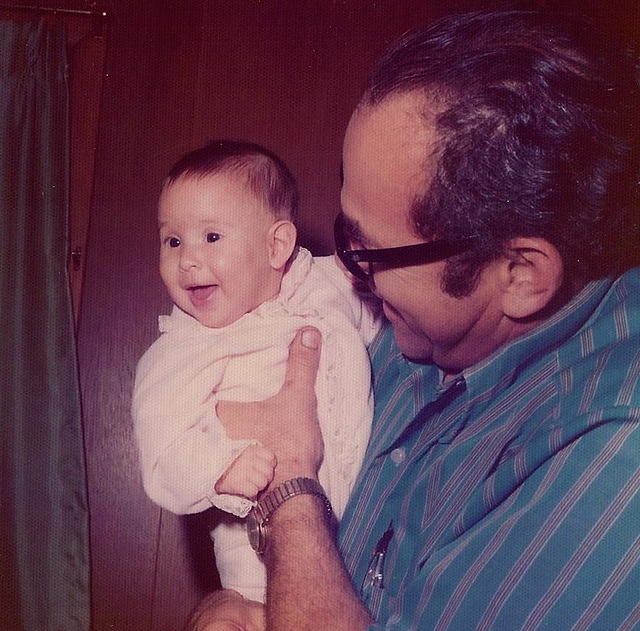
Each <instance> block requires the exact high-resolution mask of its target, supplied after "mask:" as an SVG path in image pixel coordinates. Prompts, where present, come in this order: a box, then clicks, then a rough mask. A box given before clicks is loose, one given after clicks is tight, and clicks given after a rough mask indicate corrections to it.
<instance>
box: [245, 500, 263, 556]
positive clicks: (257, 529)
mask: <svg viewBox="0 0 640 631" xmlns="http://www.w3.org/2000/svg"><path fill="white" fill-rule="evenodd" d="M247 534H248V535H249V543H250V544H251V547H252V548H253V549H254V550H255V551H256V552H257V553H258V554H262V553H263V552H264V543H265V541H264V527H263V526H262V524H261V523H260V522H259V521H258V518H257V517H256V511H255V510H252V511H251V512H250V513H249V514H248V515H247Z"/></svg>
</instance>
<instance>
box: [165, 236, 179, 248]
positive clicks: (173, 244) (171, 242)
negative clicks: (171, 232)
mask: <svg viewBox="0 0 640 631" xmlns="http://www.w3.org/2000/svg"><path fill="white" fill-rule="evenodd" d="M164 242H165V243H166V244H167V245H168V246H169V247H170V248H177V247H178V246H179V245H180V239H178V237H167V238H166V239H165V240H164Z"/></svg>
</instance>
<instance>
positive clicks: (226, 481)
mask: <svg viewBox="0 0 640 631" xmlns="http://www.w3.org/2000/svg"><path fill="white" fill-rule="evenodd" d="M276 464H277V460H276V456H275V454H274V453H273V452H272V451H269V450H268V449H266V448H265V447H261V446H260V445H250V446H249V447H247V448H246V449H245V450H244V451H243V452H242V453H241V454H240V455H239V456H238V457H237V458H236V459H235V460H234V461H233V462H232V463H231V464H230V465H229V467H227V470H226V471H225V472H224V473H223V474H222V475H221V476H220V478H218V481H217V482H216V484H215V490H216V493H228V494H229V495H242V496H243V497H246V498H247V499H250V500H255V499H256V497H257V495H258V493H259V492H260V491H262V489H264V488H266V487H267V486H268V485H269V483H270V482H271V480H273V474H274V471H275V468H276Z"/></svg>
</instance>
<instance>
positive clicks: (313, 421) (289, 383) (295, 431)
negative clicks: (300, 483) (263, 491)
mask: <svg viewBox="0 0 640 631" xmlns="http://www.w3.org/2000/svg"><path fill="white" fill-rule="evenodd" d="M320 342H321V340H320V333H319V331H318V330H317V329H315V328H313V327H305V328H303V329H301V330H300V331H298V333H297V334H296V336H295V338H294V339H293V342H291V346H290V347H289V359H288V361H287V372H286V375H285V380H284V384H283V386H282V388H281V389H280V392H278V394H276V395H274V396H273V397H271V398H270V399H266V400H264V401H256V402H254V403H236V402H231V401H220V402H218V406H217V411H218V415H219V417H220V419H221V421H222V424H223V425H224V427H225V429H226V431H227V434H228V435H229V436H230V437H231V438H247V437H250V438H256V439H257V440H259V441H260V442H261V443H262V445H263V446H264V447H266V448H267V449H269V450H271V451H272V452H274V453H275V454H276V456H277V460H278V465H277V467H276V472H275V477H274V480H273V481H272V486H275V485H277V484H279V483H280V482H282V481H283V480H287V479H289V478H294V477H316V475H317V472H318V467H319V466H320V463H321V462H322V456H323V449H324V446H323V443H322V435H321V433H320V427H319V425H318V415H317V410H316V395H315V382H316V373H317V371H318V362H319V361H320Z"/></svg>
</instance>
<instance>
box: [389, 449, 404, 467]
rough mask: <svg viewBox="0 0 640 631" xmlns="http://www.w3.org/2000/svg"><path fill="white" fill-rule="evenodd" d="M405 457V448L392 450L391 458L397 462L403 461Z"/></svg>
mask: <svg viewBox="0 0 640 631" xmlns="http://www.w3.org/2000/svg"><path fill="white" fill-rule="evenodd" d="M405 458H406V455H405V453H404V449H402V448H401V447H398V448H397V449H394V450H393V451H392V452H391V460H393V462H394V463H395V464H401V463H403V462H404V460H405Z"/></svg>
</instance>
